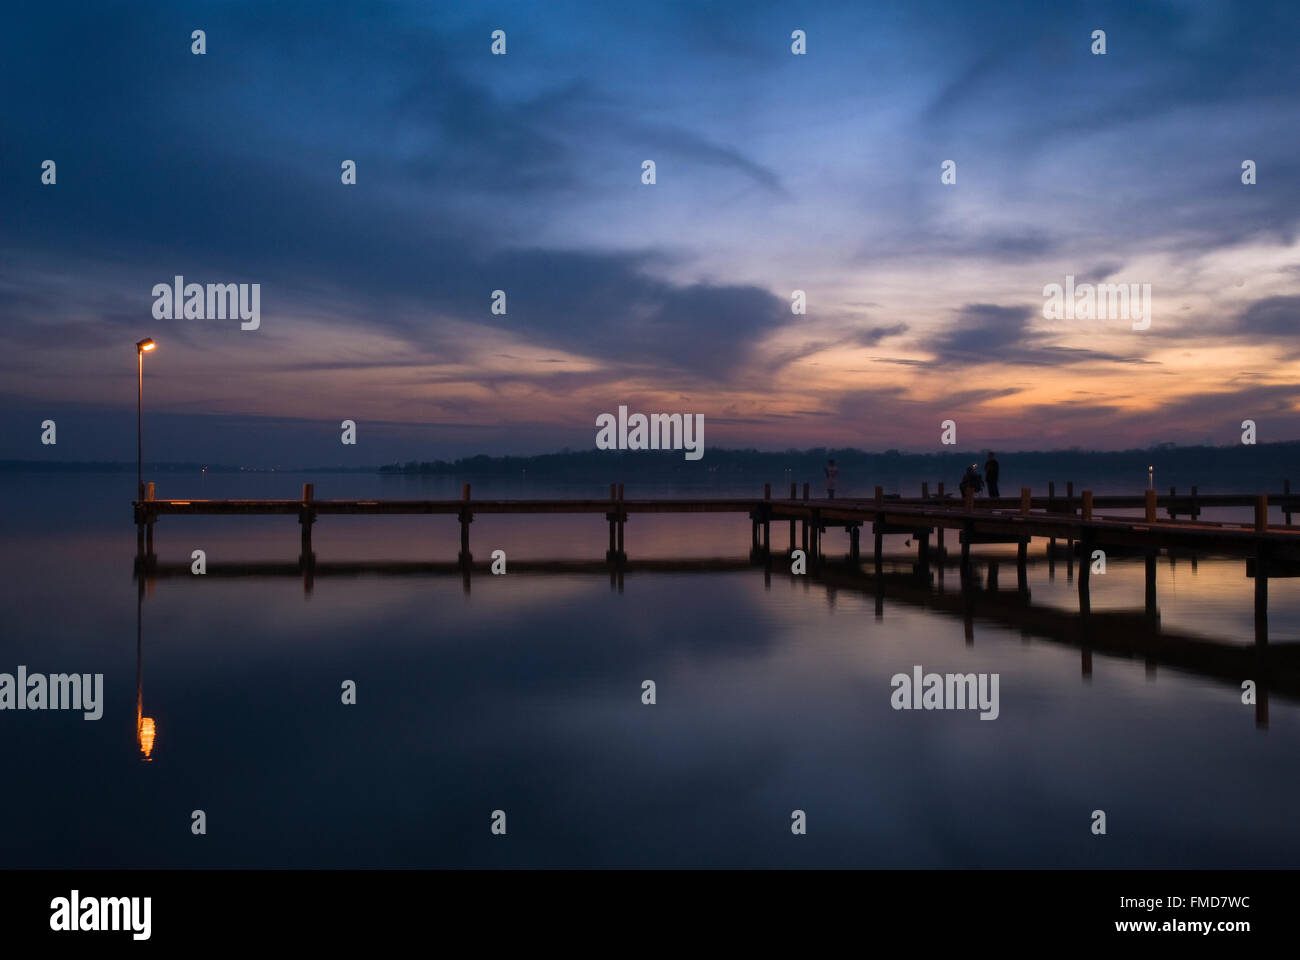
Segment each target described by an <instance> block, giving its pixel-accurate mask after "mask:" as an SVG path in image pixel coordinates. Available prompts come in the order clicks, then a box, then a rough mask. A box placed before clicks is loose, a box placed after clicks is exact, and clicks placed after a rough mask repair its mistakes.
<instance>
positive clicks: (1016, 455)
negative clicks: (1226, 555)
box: [0, 441, 1300, 485]
mask: <svg viewBox="0 0 1300 960" xmlns="http://www.w3.org/2000/svg"><path fill="white" fill-rule="evenodd" d="M996 453H997V456H998V459H999V460H1000V461H1002V462H1003V464H1004V468H1005V465H1007V464H1008V463H1011V464H1014V467H1015V472H1016V473H1017V474H1028V473H1041V472H1044V471H1046V472H1048V473H1052V474H1055V475H1058V476H1062V477H1065V476H1070V475H1081V474H1083V473H1085V472H1086V473H1096V472H1110V471H1117V472H1121V473H1124V474H1130V473H1141V474H1143V475H1145V473H1146V467H1147V465H1148V464H1154V465H1156V468H1157V485H1158V484H1159V477H1160V475H1161V474H1167V473H1168V472H1170V471H1172V472H1176V473H1187V472H1196V471H1203V472H1205V473H1214V472H1220V471H1229V472H1240V473H1241V474H1242V476H1243V477H1244V478H1250V479H1255V478H1256V477H1258V476H1259V475H1260V474H1262V473H1263V474H1267V475H1271V476H1277V477H1278V478H1282V477H1291V476H1294V477H1295V478H1296V479H1297V481H1300V441H1288V442H1285V443H1267V444H1264V443H1262V444H1256V445H1245V444H1239V445H1235V446H1226V447H1208V446H1186V447H1182V446H1172V445H1166V446H1159V447H1154V448H1151V447H1148V448H1145V449H1138V448H1135V449H1129V450H1019V451H1009V450H998V451H996ZM985 456H986V451H985V450H983V449H967V450H953V451H946V452H935V453H903V452H900V451H897V450H886V451H883V452H871V451H864V450H858V449H854V448H841V449H827V448H812V449H807V450H785V451H763V450H735V449H712V450H709V451H707V452H706V454H705V456H704V458H703V459H702V460H699V461H695V462H685V461H683V459H682V457H681V454H680V452H677V451H670V450H669V451H653V450H647V451H618V450H595V449H592V450H580V451H570V450H565V451H561V452H558V453H549V454H540V455H536V456H527V457H520V456H499V457H490V456H486V455H482V454H480V455H478V456H474V457H463V458H460V459H457V460H451V461H446V460H428V461H415V460H411V461H407V462H405V463H400V464H398V463H391V464H381V465H369V466H363V467H351V466H342V465H339V466H311V467H299V466H274V467H268V466H237V465H229V464H202V463H186V462H163V461H149V462H148V463H146V464H145V470H146V472H147V473H150V474H165V473H173V474H175V473H183V474H194V473H201V472H203V471H205V470H206V471H207V472H209V473H219V474H233V473H323V474H328V473H337V474H384V475H394V476H451V475H455V476H466V475H479V476H519V475H520V474H527V475H530V476H532V477H536V478H539V479H540V478H544V477H576V476H590V475H592V474H593V473H598V474H599V475H601V476H613V475H623V476H627V477H629V478H631V477H660V478H674V479H683V478H700V479H703V478H705V477H707V476H709V475H717V474H722V475H736V474H745V475H752V474H757V473H767V474H769V475H771V476H772V478H773V480H774V481H779V480H780V479H781V477H782V475H783V474H784V473H785V472H786V471H791V472H794V473H797V474H801V475H812V476H820V471H821V467H822V465H823V464H824V463H825V462H826V460H827V459H829V458H831V457H833V458H835V460H836V462H837V463H838V464H839V466H840V468H841V469H842V470H844V471H846V472H851V473H855V474H859V475H862V474H866V473H870V474H876V475H882V476H883V475H890V474H915V475H922V476H934V477H945V476H954V477H956V476H959V475H960V473H961V470H962V469H963V468H964V467H965V466H966V465H967V464H970V463H977V464H981V465H982V464H983V461H984V458H985ZM135 467H136V465H135V463H134V461H73V460H67V461H61V460H0V473H127V472H131V471H134V470H135ZM954 483H955V481H954Z"/></svg>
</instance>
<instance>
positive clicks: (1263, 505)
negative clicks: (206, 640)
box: [1255, 493, 1268, 533]
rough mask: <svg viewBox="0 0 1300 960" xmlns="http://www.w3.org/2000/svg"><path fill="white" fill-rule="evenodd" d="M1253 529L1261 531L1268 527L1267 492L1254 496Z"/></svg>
mask: <svg viewBox="0 0 1300 960" xmlns="http://www.w3.org/2000/svg"><path fill="white" fill-rule="evenodd" d="M1255 529H1256V530H1257V531H1259V532H1260V533H1263V532H1264V531H1265V530H1267V529H1268V494H1267V493H1261V494H1259V495H1258V496H1256V497H1255Z"/></svg>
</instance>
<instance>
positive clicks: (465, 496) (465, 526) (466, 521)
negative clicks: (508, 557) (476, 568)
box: [458, 483, 474, 566]
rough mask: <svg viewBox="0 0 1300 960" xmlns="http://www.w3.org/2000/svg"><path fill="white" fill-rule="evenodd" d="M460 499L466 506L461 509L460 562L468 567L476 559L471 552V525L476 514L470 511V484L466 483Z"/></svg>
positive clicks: (462, 488) (461, 489)
mask: <svg viewBox="0 0 1300 960" xmlns="http://www.w3.org/2000/svg"><path fill="white" fill-rule="evenodd" d="M460 499H461V502H462V503H463V504H464V506H462V507H461V508H460V556H459V558H458V559H459V560H460V562H461V564H462V565H464V566H468V565H469V563H470V561H472V560H473V559H474V555H473V554H471V553H470V552H469V525H470V524H471V523H473V522H474V514H473V513H471V512H470V509H469V484H468V483H466V484H464V485H462V486H461V488H460Z"/></svg>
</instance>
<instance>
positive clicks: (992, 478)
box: [957, 450, 1000, 497]
mask: <svg viewBox="0 0 1300 960" xmlns="http://www.w3.org/2000/svg"><path fill="white" fill-rule="evenodd" d="M999 471H1000V467H999V464H998V459H997V457H995V456H994V455H993V451H992V450H990V451H989V458H988V459H987V460H985V461H984V476H983V477H981V476H980V471H979V466H978V465H977V464H974V463H972V464H971V465H970V466H969V467H967V468H966V472H965V473H964V474H962V478H961V483H959V484H958V485H957V486H958V489H960V490H961V495H962V497H965V496H966V491H967V490H970V491H972V492H973V493H979V492H980V491H981V490H983V489H984V487H985V485H986V484H987V486H988V492H989V496H990V497H997V496H1000V494H999V493H998V473H999Z"/></svg>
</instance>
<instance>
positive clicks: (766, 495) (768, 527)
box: [763, 483, 772, 554]
mask: <svg viewBox="0 0 1300 960" xmlns="http://www.w3.org/2000/svg"><path fill="white" fill-rule="evenodd" d="M763 552H764V553H769V554H770V553H771V552H772V485H771V484H770V483H765V484H763Z"/></svg>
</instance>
